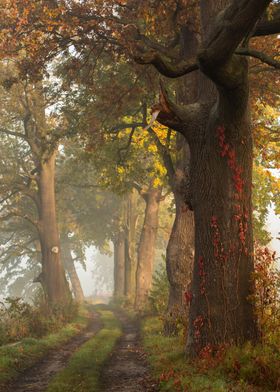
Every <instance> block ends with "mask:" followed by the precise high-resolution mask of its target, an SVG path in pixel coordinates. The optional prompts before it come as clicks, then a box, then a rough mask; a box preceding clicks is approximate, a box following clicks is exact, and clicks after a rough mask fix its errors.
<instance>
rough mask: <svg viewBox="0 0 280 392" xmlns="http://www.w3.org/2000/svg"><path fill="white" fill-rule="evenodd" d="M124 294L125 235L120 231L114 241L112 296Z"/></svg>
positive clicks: (120, 296)
mask: <svg viewBox="0 0 280 392" xmlns="http://www.w3.org/2000/svg"><path fill="white" fill-rule="evenodd" d="M124 294H125V233H124V231H120V232H119V234H118V236H117V238H116V239H115V241H114V296H115V298H122V297H123V296H124Z"/></svg>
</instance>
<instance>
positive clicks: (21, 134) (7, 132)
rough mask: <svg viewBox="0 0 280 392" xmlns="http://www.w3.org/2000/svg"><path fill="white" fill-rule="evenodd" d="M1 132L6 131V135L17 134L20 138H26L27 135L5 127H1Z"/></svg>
mask: <svg viewBox="0 0 280 392" xmlns="http://www.w3.org/2000/svg"><path fill="white" fill-rule="evenodd" d="M0 132H1V133H4V134H5V135H10V136H15V137H19V138H22V139H24V140H26V136H25V135H24V134H23V133H20V132H13V131H9V130H8V129H4V128H0Z"/></svg>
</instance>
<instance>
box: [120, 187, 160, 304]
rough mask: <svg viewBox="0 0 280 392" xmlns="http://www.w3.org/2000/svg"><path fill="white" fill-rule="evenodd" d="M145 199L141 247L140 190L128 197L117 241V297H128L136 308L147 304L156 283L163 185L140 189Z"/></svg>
mask: <svg viewBox="0 0 280 392" xmlns="http://www.w3.org/2000/svg"><path fill="white" fill-rule="evenodd" d="M140 194H141V196H142V197H143V200H144V201H145V213H144V222H143V226H142V229H141V233H140V238H139V241H138V246H137V227H136V226H137V221H138V212H137V203H138V200H137V199H138V196H137V192H136V190H133V191H132V192H131V193H130V194H128V196H127V199H126V200H125V208H124V209H123V210H124V219H123V224H122V227H121V229H120V230H119V232H118V234H117V236H116V237H115V239H114V241H113V243H114V271H115V274H114V281H115V291H114V295H115V297H116V298H126V299H127V300H128V301H129V302H130V303H133V304H134V305H135V308H136V309H138V310H141V309H143V308H144V307H145V305H146V303H147V299H148V295H149V291H150V288H151V285H152V272H153V267H154V258H155V249H156V239H157V232H158V225H159V207H160V202H161V194H162V188H161V187H155V186H153V183H152V182H151V184H150V186H149V188H148V189H147V190H145V191H141V192H140Z"/></svg>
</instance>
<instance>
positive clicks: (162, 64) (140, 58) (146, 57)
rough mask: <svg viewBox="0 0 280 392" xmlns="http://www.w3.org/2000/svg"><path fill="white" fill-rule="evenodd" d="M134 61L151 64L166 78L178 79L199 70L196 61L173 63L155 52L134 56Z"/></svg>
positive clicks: (168, 58) (173, 61) (165, 56)
mask: <svg viewBox="0 0 280 392" xmlns="http://www.w3.org/2000/svg"><path fill="white" fill-rule="evenodd" d="M134 59H135V61H136V62H137V63H138V64H152V65H153V66H154V67H155V68H156V69H157V70H158V71H159V72H160V73H161V74H162V75H163V76H167V77H168V78H178V77H180V76H184V75H186V74H188V73H190V72H193V71H196V70H198V68H199V67H198V64H197V61H196V59H192V60H190V61H185V60H182V59H181V60H180V59H178V60H177V61H175V60H172V59H171V58H170V57H168V56H167V55H164V54H162V53H159V52H157V51H155V50H151V51H149V52H146V53H144V54H142V55H137V56H134Z"/></svg>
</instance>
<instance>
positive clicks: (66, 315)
mask: <svg viewBox="0 0 280 392" xmlns="http://www.w3.org/2000/svg"><path fill="white" fill-rule="evenodd" d="M77 313H78V305H77V304H76V303H74V302H73V303H69V304H68V305H63V306H62V305H61V306H60V305H59V306H58V305H56V306H53V307H51V306H49V305H48V303H47V302H46V301H45V300H44V299H43V296H37V297H36V298H35V300H34V304H33V305H31V304H28V303H26V302H24V301H23V300H22V299H21V298H5V300H4V301H3V302H0V345H3V344H8V343H13V342H17V341H19V340H21V339H23V338H26V337H32V338H40V337H42V336H44V335H46V334H48V333H52V332H56V331H57V330H58V329H60V328H61V327H62V326H63V325H64V324H66V323H68V322H69V321H71V320H73V318H74V317H75V316H76V315H77Z"/></svg>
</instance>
